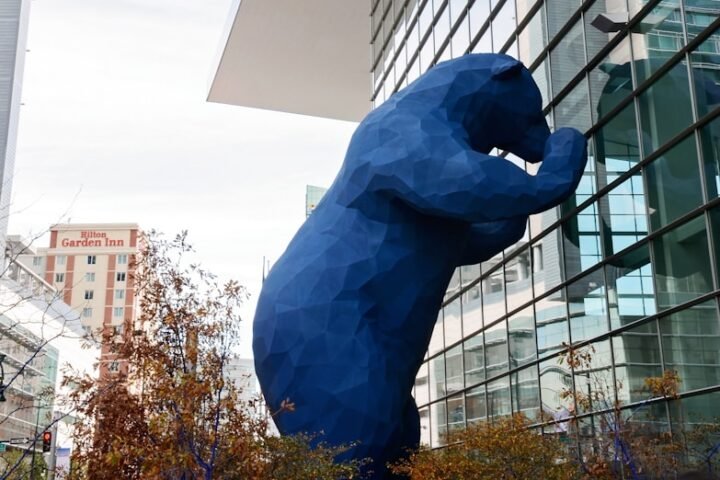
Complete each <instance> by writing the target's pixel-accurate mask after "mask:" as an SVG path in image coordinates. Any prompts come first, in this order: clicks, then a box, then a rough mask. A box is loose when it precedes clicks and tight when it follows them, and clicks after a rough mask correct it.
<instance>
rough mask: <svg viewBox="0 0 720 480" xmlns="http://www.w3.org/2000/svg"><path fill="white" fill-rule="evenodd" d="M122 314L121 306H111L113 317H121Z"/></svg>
mask: <svg viewBox="0 0 720 480" xmlns="http://www.w3.org/2000/svg"><path fill="white" fill-rule="evenodd" d="M122 316H123V307H115V308H113V317H122Z"/></svg>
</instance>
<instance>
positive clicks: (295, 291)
mask: <svg viewBox="0 0 720 480" xmlns="http://www.w3.org/2000/svg"><path fill="white" fill-rule="evenodd" d="M494 147H497V148H499V149H501V150H508V151H510V152H512V153H514V154H516V155H518V156H519V157H521V158H523V159H524V160H526V161H528V162H540V161H542V165H541V166H540V170H539V172H538V173H537V175H535V176H531V175H528V174H527V173H525V171H524V170H523V169H522V168H520V167H518V166H516V165H514V164H513V163H511V162H509V161H507V160H505V159H503V158H500V157H494V156H491V155H488V152H490V150H491V149H492V148H494ZM586 159H587V157H586V141H585V138H584V137H583V136H582V135H581V134H580V133H579V132H577V131H576V130H573V129H561V130H558V131H557V132H555V133H553V134H552V135H551V134H550V131H549V129H548V127H547V124H546V123H545V118H544V116H543V114H542V111H541V98H540V92H539V91H538V89H537V87H536V85H535V84H534V82H533V80H532V78H531V76H530V73H529V72H528V70H527V69H526V68H525V67H524V66H523V65H522V64H521V63H519V62H517V61H516V60H514V59H512V58H511V57H508V56H505V55H490V54H480V55H466V56H464V57H461V58H458V59H455V60H451V61H448V62H445V63H441V64H438V65H437V66H435V67H434V68H432V69H431V70H430V71H428V72H427V73H426V74H424V75H422V76H421V77H420V78H418V79H417V80H416V81H415V82H413V83H412V84H411V85H409V86H408V87H407V88H405V89H404V90H402V91H401V92H398V93H397V94H396V95H394V96H392V97H391V98H390V99H389V100H387V101H386V102H385V103H384V104H383V105H382V106H380V107H378V108H377V109H375V110H374V111H372V112H371V113H370V114H368V116H367V117H366V118H365V119H364V120H363V121H362V122H361V123H360V125H359V126H358V128H357V130H356V131H355V133H354V135H353V137H352V140H351V142H350V146H349V148H348V151H347V154H346V157H345V161H344V163H343V165H342V168H341V169H340V172H339V173H338V175H337V177H336V179H335V181H334V183H333V184H332V186H331V188H330V189H329V190H328V192H327V194H326V195H325V197H324V198H323V200H322V201H321V202H320V203H319V204H318V206H317V208H316V209H315V211H314V213H313V214H312V215H311V216H310V218H309V219H308V220H307V221H306V222H305V224H304V225H303V226H302V227H301V228H300V230H299V231H298V232H297V234H296V235H295V237H294V238H293V239H292V241H291V242H290V245H289V246H288V248H287V250H286V251H285V253H284V254H283V255H282V257H281V258H280V259H279V260H278V261H277V262H276V263H275V265H274V266H273V268H272V270H271V271H270V273H269V275H268V277H267V279H266V280H265V283H264V285H263V289H262V292H261V294H260V297H259V299H258V306H257V311H256V315H255V323H254V338H253V349H254V353H255V366H256V369H257V375H258V378H259V380H260V385H261V386H262V391H263V394H264V395H265V399H266V400H267V402H268V404H269V405H270V407H271V408H272V409H273V410H275V409H277V408H279V406H280V403H281V402H282V401H283V400H284V399H289V400H290V401H292V402H293V403H294V404H295V411H294V412H292V413H286V414H282V415H279V416H278V417H277V418H276V423H277V426H278V428H279V430H280V432H282V433H284V434H292V433H297V432H323V434H324V435H323V436H322V440H323V441H326V442H328V443H331V444H339V443H349V442H360V443H359V445H358V446H357V447H355V448H353V449H352V450H351V451H350V452H349V453H348V454H347V455H346V457H355V458H364V457H371V458H373V460H374V464H373V466H372V470H373V471H374V478H389V475H388V473H387V472H386V470H385V464H386V462H388V461H392V460H395V459H397V458H398V457H399V456H401V455H403V453H404V452H405V450H406V449H407V448H412V447H416V446H417V445H418V442H419V438H420V425H419V418H418V413H417V409H416V406H415V402H414V401H413V398H412V396H411V392H412V387H413V383H414V381H415V376H416V374H417V371H418V369H419V367H420V365H421V363H422V360H423V356H424V354H425V351H426V349H427V347H428V343H429V341H430V336H431V334H432V330H433V327H434V325H435V321H436V319H437V314H438V311H439V309H440V306H441V302H442V299H443V294H444V292H445V289H446V287H447V285H448V282H449V281H450V278H451V276H452V273H453V270H454V269H455V268H456V267H458V266H459V265H466V264H474V263H478V262H481V261H483V260H486V259H488V258H490V257H492V256H493V255H495V254H496V253H498V252H499V251H501V250H502V249H504V248H506V247H508V246H510V245H512V244H513V243H515V242H516V241H517V240H518V239H520V238H521V237H522V235H523V233H524V231H525V225H526V221H527V217H528V215H530V214H533V213H538V212H541V211H543V210H546V209H548V208H550V207H553V206H555V205H557V204H559V203H560V202H562V201H563V200H564V199H566V198H567V197H568V196H569V195H571V194H572V192H573V191H574V189H575V187H576V186H577V184H578V182H579V180H580V177H581V175H582V172H583V169H584V166H585V162H586Z"/></svg>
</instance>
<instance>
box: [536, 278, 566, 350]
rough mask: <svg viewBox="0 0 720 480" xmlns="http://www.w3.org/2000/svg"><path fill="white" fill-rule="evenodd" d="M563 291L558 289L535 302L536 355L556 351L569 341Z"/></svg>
mask: <svg viewBox="0 0 720 480" xmlns="http://www.w3.org/2000/svg"><path fill="white" fill-rule="evenodd" d="M564 299H565V291H564V290H560V291H558V292H556V293H554V294H551V295H549V296H547V297H545V298H543V299H542V300H540V301H539V302H537V303H536V304H535V324H536V325H537V333H536V334H537V344H538V356H540V357H543V356H547V355H550V354H552V353H555V352H558V351H560V350H561V349H562V348H563V344H564V343H569V342H570V334H569V331H568V321H567V306H566V303H565V301H564Z"/></svg>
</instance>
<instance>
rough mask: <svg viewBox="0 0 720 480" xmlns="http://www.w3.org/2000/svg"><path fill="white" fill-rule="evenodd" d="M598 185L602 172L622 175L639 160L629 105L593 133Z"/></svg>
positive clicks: (631, 110) (634, 126) (632, 114)
mask: <svg viewBox="0 0 720 480" xmlns="http://www.w3.org/2000/svg"><path fill="white" fill-rule="evenodd" d="M595 139H596V141H595V146H596V148H597V161H598V167H597V169H598V183H599V184H600V186H602V185H603V183H602V175H603V172H614V173H618V174H619V173H622V172H626V171H628V169H630V168H631V167H633V166H634V165H636V164H637V162H638V161H639V160H640V148H639V144H638V136H637V122H636V121H635V107H634V105H633V104H632V103H631V104H629V105H628V106H627V107H625V108H623V109H622V111H620V112H619V113H618V114H617V115H615V116H614V117H613V118H612V120H610V121H609V122H608V123H607V124H605V125H604V126H603V127H602V128H601V129H600V130H598V131H597V132H596V133H595Z"/></svg>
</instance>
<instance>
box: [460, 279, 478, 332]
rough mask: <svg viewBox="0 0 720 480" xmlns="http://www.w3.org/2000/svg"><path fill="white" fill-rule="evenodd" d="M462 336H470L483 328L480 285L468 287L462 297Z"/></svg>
mask: <svg viewBox="0 0 720 480" xmlns="http://www.w3.org/2000/svg"><path fill="white" fill-rule="evenodd" d="M462 301H463V306H462V319H463V320H462V321H463V334H464V335H471V334H473V333H474V332H477V331H478V330H480V329H481V328H482V326H483V316H482V299H481V295H480V284H476V285H474V286H472V287H470V288H469V289H468V290H466V291H465V293H463V295H462Z"/></svg>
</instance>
